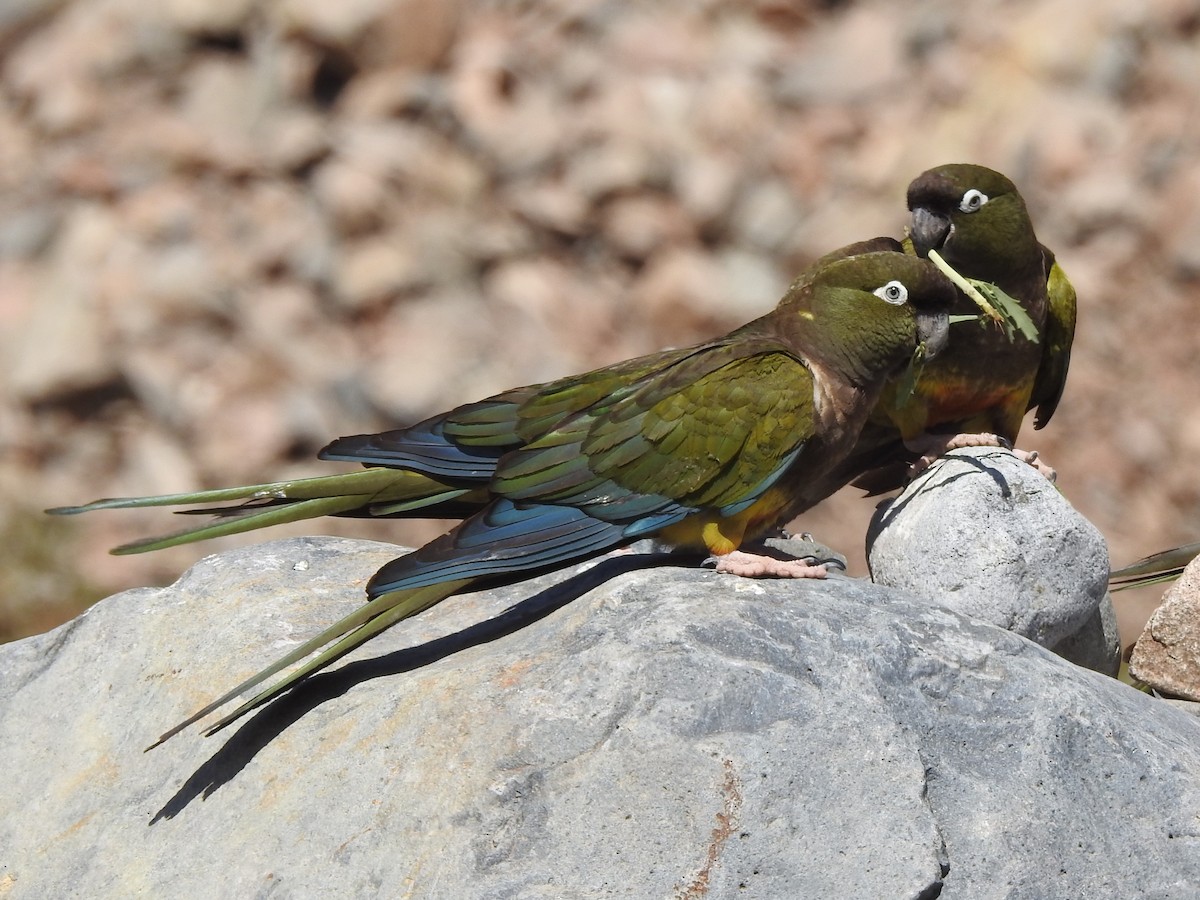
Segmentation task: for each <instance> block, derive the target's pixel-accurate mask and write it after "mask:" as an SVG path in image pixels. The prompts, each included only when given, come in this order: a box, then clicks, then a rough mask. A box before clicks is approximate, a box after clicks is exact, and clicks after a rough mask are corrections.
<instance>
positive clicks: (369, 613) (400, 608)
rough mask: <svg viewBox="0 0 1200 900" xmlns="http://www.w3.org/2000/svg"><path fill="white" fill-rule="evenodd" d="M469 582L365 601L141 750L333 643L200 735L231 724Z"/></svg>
mask: <svg viewBox="0 0 1200 900" xmlns="http://www.w3.org/2000/svg"><path fill="white" fill-rule="evenodd" d="M472 580H473V579H469V578H468V579H461V580H459V581H447V582H444V583H442V584H435V585H430V586H428V587H421V588H412V589H410V590H406V591H393V592H391V593H388V594H382V595H380V596H379V597H376V598H375V599H374V600H372V601H370V602H369V603H366V604H364V605H363V606H362V607H360V608H359V609H357V610H355V611H354V612H352V613H351V614H350V615H348V616H346V617H345V618H343V619H341V620H339V621H337V622H335V623H334V624H333V625H331V626H329V627H328V628H326V629H325V630H324V631H322V632H321V633H320V634H318V635H317V636H316V637H314V638H312V639H310V640H308V641H306V642H305V643H303V644H301V645H300V646H299V647H297V648H296V649H295V650H293V651H291V652H290V653H288V654H287V655H286V656H283V657H282V658H280V659H278V660H276V661H275V662H273V663H271V665H269V666H267V667H266V668H265V669H263V670H262V671H261V672H258V673H257V674H255V675H253V676H251V677H250V678H247V679H246V680H245V681H243V682H242V683H241V684H239V685H238V686H237V687H235V688H233V689H232V690H230V691H228V692H226V693H224V694H222V695H221V696H220V697H218V698H217V699H216V700H214V701H213V702H212V703H210V704H208V705H207V706H205V707H204V708H203V709H201V710H198V711H197V712H196V713H194V714H193V715H191V716H189V717H188V718H187V719H185V720H184V721H182V722H180V723H179V724H178V725H176V726H175V727H174V728H172V729H171V730H170V731H167V732H165V733H164V734H163V735H162V736H161V737H160V738H159V739H158V740H157V741H155V742H154V743H153V744H151V745H150V746H149V747H147V748H146V749H147V750H153V749H154V748H155V747H157V746H158V745H159V744H161V743H163V742H164V741H166V740H169V739H170V738H172V737H174V736H175V735H176V734H178V733H179V732H181V731H183V729H185V728H187V727H188V726H189V725H192V724H193V723H195V722H198V721H199V720H200V719H203V718H204V717H205V716H207V715H208V714H209V713H211V712H213V711H214V710H216V709H218V708H219V707H221V706H224V705H225V704H226V703H228V702H229V701H230V700H232V699H234V698H235V697H237V696H238V695H239V694H242V693H244V692H245V691H248V690H250V688H253V687H256V686H257V685H260V684H262V683H263V682H264V681H266V680H267V679H268V678H270V677H271V676H272V675H274V674H276V673H277V672H279V671H281V670H283V669H285V668H287V667H288V666H290V665H292V664H293V663H297V662H299V661H300V660H302V659H304V657H306V656H308V655H309V654H311V653H314V652H316V651H317V650H319V649H320V648H321V647H324V646H325V645H326V644H328V643H329V642H330V641H333V640H336V639H338V638H341V640H338V641H337V643H335V644H334V645H333V646H332V647H329V648H327V649H326V650H325V651H324V652H323V653H321V654H320V655H319V656H317V657H316V658H314V659H312V660H310V661H308V662H307V663H305V664H304V665H302V666H301V667H300V668H298V669H296V670H295V671H294V672H291V673H290V674H288V675H287V676H286V677H284V678H281V679H280V680H279V681H277V682H276V683H275V684H273V685H271V686H270V687H269V688H267V689H265V690H263V691H260V692H258V693H257V694H255V695H254V696H253V697H251V698H250V699H249V700H247V701H246V702H245V703H243V704H242V705H241V706H239V707H238V708H237V709H235V710H234V711H233V712H231V713H229V714H228V715H227V716H225V717H224V718H222V719H220V720H218V721H217V722H216V723H215V724H213V725H212V726H210V727H209V728H208V729H206V730H205V732H204V733H205V735H211V734H214V733H216V732H217V731H220V730H221V729H222V728H224V727H225V726H226V725H229V724H230V723H231V722H234V721H236V720H237V719H240V718H241V717H242V716H244V715H245V714H246V713H248V712H250V711H251V710H253V709H257V708H258V707H260V706H262V705H263V704H264V703H266V702H267V701H268V700H270V699H272V698H273V697H276V696H278V695H279V694H281V693H282V692H284V691H286V690H287V689H288V688H290V687H292V686H293V685H294V684H295V683H296V682H298V681H299V680H300V679H302V678H305V677H307V676H309V675H311V674H313V673H314V672H319V671H320V670H321V669H323V668H325V667H326V666H328V665H330V664H331V663H334V662H336V661H337V660H339V659H341V658H342V657H343V656H345V655H346V654H347V653H349V652H350V651H351V650H353V649H354V648H355V647H357V646H358V645H359V644H362V643H364V642H365V641H367V640H370V639H371V638H373V637H375V635H377V634H379V633H381V632H383V631H385V630H387V629H388V628H391V627H392V626H393V625H395V624H396V623H397V622H401V621H403V620H404V619H407V618H409V617H410V616H414V615H416V614H417V613H419V612H423V611H424V610H426V609H429V607H431V606H433V605H434V604H436V603H438V602H439V601H441V600H444V599H445V598H447V597H449V596H450V595H451V594H453V593H456V592H457V591H459V590H461V589H463V588H464V587H466V586H467V585H469V584H470V583H471V581H472Z"/></svg>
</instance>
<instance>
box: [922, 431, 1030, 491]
mask: <svg viewBox="0 0 1200 900" xmlns="http://www.w3.org/2000/svg"><path fill="white" fill-rule="evenodd" d="M904 446H906V447H908V449H909V450H911V451H913V452H914V453H919V454H921V456H920V458H919V459H917V461H916V462H914V463H913V464H912V465H911V466H910V467H909V469H908V478H909V480H910V481H911V480H912V479H914V478H916V477H917V476H918V475H920V474H921V473H922V472H924V471H925V470H926V469H928V468H929V467H930V466H932V465H933V464H934V462H935V461H936V460H937V459H938V457H940V456H944V455H945V454H947V453H949V452H950V451H951V450H958V449H960V448H962V447H1003V448H1004V449H1005V450H1011V449H1012V443H1010V442H1009V441H1006V440H1005V439H1004V438H1002V437H1000V435H998V434H992V433H991V432H990V431H981V432H979V433H978V434H973V433H969V432H968V433H964V434H923V435H921V436H920V437H916V438H912V439H911V440H907V441H905V442H904Z"/></svg>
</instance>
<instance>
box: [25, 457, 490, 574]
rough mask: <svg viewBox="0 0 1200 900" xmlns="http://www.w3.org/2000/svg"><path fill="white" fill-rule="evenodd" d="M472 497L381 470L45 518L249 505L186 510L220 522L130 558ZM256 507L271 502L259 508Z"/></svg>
mask: <svg viewBox="0 0 1200 900" xmlns="http://www.w3.org/2000/svg"><path fill="white" fill-rule="evenodd" d="M467 493H469V490H468V489H466V488H460V487H453V486H450V485H447V484H444V483H443V482H440V481H437V480H435V479H433V478H430V477H428V476H426V475H421V474H419V473H417V472H408V471H405V470H402V469H389V468H383V467H376V468H370V469H363V470H361V471H358V472H350V473H347V474H343V475H322V476H319V477H316V478H300V479H296V480H294V481H277V482H273V483H270V484H252V485H246V486H244V487H235V488H219V489H217V490H211V491H196V492H194V493H191V494H164V495H161V496H156V497H116V498H107V499H104V500H96V501H94V502H92V503H88V504H85V505H83V506H60V507H56V508H54V509H48V510H46V512H48V513H50V514H51V515H59V516H62V515H68V516H69V515H77V514H79V513H84V512H93V511H95V510H100V509H130V508H139V507H150V506H189V505H194V504H211V503H229V502H230V501H235V500H244V501H246V503H247V505H246V507H245V509H244V511H238V510H237V509H236V508H235V509H230V508H228V507H224V508H219V509H212V510H204V509H197V510H184V512H187V513H193V514H195V513H200V514H202V513H205V512H211V513H212V514H213V515H218V516H220V517H221V518H220V519H219V520H218V521H215V522H211V523H208V524H206V525H200V526H196V527H192V528H185V529H183V530H181V531H177V532H174V533H172V534H168V535H163V536H161V537H154V538H146V539H143V540H138V541H133V542H132V543H129V544H124V545H122V546H120V547H117V548H116V549H114V550H113V551H112V552H113V553H115V554H118V555H125V554H130V553H146V552H148V551H150V550H161V549H164V548H166V547H177V546H179V545H180V544H189V543H192V542H193V541H202V540H207V539H209V538H215V537H224V536H226V535H231V534H241V533H242V532H245V531H253V530H255V529H257V528H266V527H268V526H271V525H281V524H283V523H285V522H297V521H300V520H301V519H311V518H315V517H317V516H329V515H338V514H340V513H347V512H352V511H355V510H360V509H369V511H370V512H371V513H372V514H375V515H396V514H398V513H401V512H404V511H409V510H416V509H423V508H426V507H430V506H434V505H436V504H438V503H442V502H445V501H449V500H454V499H455V498H458V497H461V496H463V495H464V494H467ZM255 501H266V502H265V503H263V504H261V505H258V506H256V505H254V504H255Z"/></svg>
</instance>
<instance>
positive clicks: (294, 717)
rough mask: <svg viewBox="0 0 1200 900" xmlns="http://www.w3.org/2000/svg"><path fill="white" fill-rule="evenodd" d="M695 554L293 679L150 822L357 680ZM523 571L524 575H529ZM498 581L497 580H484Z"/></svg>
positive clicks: (602, 575) (622, 559)
mask: <svg viewBox="0 0 1200 900" xmlns="http://www.w3.org/2000/svg"><path fill="white" fill-rule="evenodd" d="M699 560H700V557H699V556H692V555H690V554H682V553H662V552H651V553H631V554H626V555H621V556H614V557H609V558H607V559H604V560H601V561H600V562H599V563H597V564H596V565H595V566H592V567H591V568H589V569H587V570H585V571H583V572H579V573H577V574H575V575H572V576H571V577H569V578H567V579H565V580H563V581H560V582H558V583H556V584H553V585H550V586H549V587H547V588H545V589H544V590H542V591H539V592H538V593H536V594H534V595H532V596H530V597H526V598H525V599H524V600H521V601H519V602H517V603H515V604H513V605H512V606H510V607H509V608H508V609H506V610H505V611H504V612H502V613H501V614H500V615H498V616H494V617H492V618H490V619H486V620H484V621H482V622H478V623H476V624H474V625H471V626H468V627H467V628H464V629H462V630H461V631H456V632H454V633H453V634H448V635H445V636H444V637H440V638H435V639H433V640H430V641H426V642H425V643H423V644H418V645H416V646H414V647H405V648H403V649H400V650H395V651H393V652H391V653H387V654H384V655H383V656H378V657H374V658H372V659H364V660H356V661H354V662H350V663H347V664H346V665H344V666H342V667H340V668H338V669H335V670H334V671H331V672H321V673H319V674H317V675H314V676H312V677H311V678H308V679H305V680H304V681H302V682H300V683H299V684H297V685H296V686H295V687H294V688H292V689H291V690H289V691H287V692H285V693H284V694H282V695H280V697H279V698H277V699H276V700H273V701H272V702H270V703H268V704H267V705H266V706H264V707H263V708H262V709H261V710H260V711H259V712H257V713H256V714H254V716H253V717H252V718H250V719H249V720H247V721H246V722H245V723H244V724H243V725H241V726H240V727H239V728H238V730H237V731H236V732H235V733H234V734H233V736H232V737H230V739H229V740H228V741H226V742H225V743H224V744H223V745H222V746H221V748H220V749H219V750H217V752H216V753H214V754H213V755H212V756H211V757H209V759H208V760H207V761H205V762H204V763H202V764H201V766H200V768H198V769H197V770H196V771H195V772H194V773H193V774H192V775H191V776H190V777H189V778H188V780H187V781H186V782H184V784H183V785H182V786H181V787H180V788H179V790H178V791H177V792H176V793H175V795H174V796H173V797H171V799H170V800H168V801H167V802H166V804H165V805H164V806H163V807H162V809H160V810H159V811H158V812H157V813H155V814H154V817H153V818H152V819H151V820H150V823H149V824H150V825H154V824H155V823H157V822H158V821H160V820H162V819H173V818H174V817H175V816H177V815H179V813H181V812H182V811H183V810H184V809H186V808H187V806H188V805H189V804H190V803H191V802H192V801H193V800H195V799H196V798H197V797H199V798H201V799H208V797H210V796H211V795H212V794H213V793H214V792H216V791H217V790H219V789H220V788H221V787H222V786H224V785H225V784H227V783H229V782H230V781H232V780H233V778H235V777H236V776H237V774H238V773H239V772H240V771H241V770H242V769H244V768H245V767H246V766H247V765H248V764H249V763H250V761H251V760H252V759H254V757H255V756H257V755H258V753H259V751H260V750H262V749H263V748H264V747H266V746H267V745H268V744H269V743H270V742H271V741H272V740H274V739H275V738H276V737H278V736H279V735H280V734H281V733H282V732H283V731H284V730H285V729H287V728H288V727H289V726H291V725H292V724H293V723H295V722H297V721H299V720H300V719H301V718H303V717H304V716H305V715H307V714H308V713H309V712H311V711H312V710H313V709H315V708H316V707H318V706H320V705H321V704H322V703H325V702H326V701H329V700H332V699H334V698H335V697H340V696H342V695H343V694H345V693H346V692H347V691H349V690H350V689H351V688H353V687H354V686H355V685H358V684H361V683H362V682H364V681H370V680H372V679H375V678H385V677H388V676H391V675H400V674H403V673H405V672H411V671H413V670H415V669H419V668H422V667H423V666H427V665H429V664H430V663H434V662H437V661H439V660H442V659H445V658H446V657H448V656H452V655H454V654H455V653H458V652H460V651H462V650H467V649H469V648H471V647H478V646H480V645H482V644H487V643H490V642H492V641H495V640H498V639H500V638H502V637H505V636H507V635H509V634H512V633H513V632H515V631H518V630H520V629H522V628H525V627H527V626H528V625H531V624H533V623H534V622H537V621H539V620H541V619H544V618H545V617H546V616H548V615H550V614H551V613H553V612H555V611H556V610H558V609H561V608H562V607H564V606H566V605H567V604H568V603H570V602H571V601H573V600H576V599H578V598H579V597H581V596H583V595H584V594H586V593H587V592H588V591H590V590H592V589H593V588H596V587H599V586H600V585H601V584H603V583H605V582H606V581H608V580H610V579H612V578H615V577H616V576H618V575H623V574H626V573H628V572H634V571H638V570H640V569H648V568H654V567H660V566H680V565H688V564H695V563H696V562H698V561H699ZM526 577H528V576H526ZM489 587H495V584H492V585H489Z"/></svg>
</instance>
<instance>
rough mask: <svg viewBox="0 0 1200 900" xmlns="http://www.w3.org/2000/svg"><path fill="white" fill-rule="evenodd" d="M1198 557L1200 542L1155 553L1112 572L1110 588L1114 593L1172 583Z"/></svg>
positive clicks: (1199, 554)
mask: <svg viewBox="0 0 1200 900" xmlns="http://www.w3.org/2000/svg"><path fill="white" fill-rule="evenodd" d="M1197 556H1200V542H1198V543H1195V544H1184V545H1183V546H1182V547H1175V548H1174V549H1172V550H1164V551H1162V552H1161V553H1155V554H1153V555H1151V556H1147V557H1146V558H1145V559H1139V560H1138V561H1137V562H1135V563H1132V564H1131V565H1128V566H1125V567H1124V568H1123V569H1117V570H1116V571H1115V572H1112V573H1111V574H1110V575H1109V576H1108V577H1109V586H1110V588H1111V589H1112V590H1114V591H1123V590H1125V589H1126V588H1133V587H1146V586H1147V585H1151V584H1162V583H1163V582H1165V581H1172V580H1174V579H1176V578H1178V577H1179V576H1180V575H1182V574H1183V570H1184V569H1186V568H1187V565H1188V563H1190V562H1191V561H1192V560H1193V559H1195V558H1196V557H1197Z"/></svg>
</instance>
